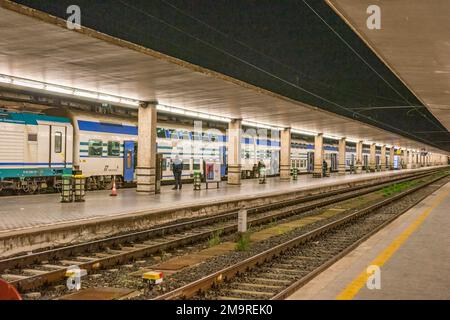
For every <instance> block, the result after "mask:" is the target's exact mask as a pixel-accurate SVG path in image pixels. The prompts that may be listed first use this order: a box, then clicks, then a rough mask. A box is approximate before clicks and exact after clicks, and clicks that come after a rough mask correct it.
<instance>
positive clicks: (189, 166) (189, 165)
mask: <svg viewBox="0 0 450 320" xmlns="http://www.w3.org/2000/svg"><path fill="white" fill-rule="evenodd" d="M190 168H191V164H190V163H189V162H187V160H186V163H184V162H183V170H189V169H190Z"/></svg>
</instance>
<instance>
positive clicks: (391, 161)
mask: <svg viewBox="0 0 450 320" xmlns="http://www.w3.org/2000/svg"><path fill="white" fill-rule="evenodd" d="M394 157H395V148H394V146H392V147H391V148H390V149H389V170H394Z"/></svg>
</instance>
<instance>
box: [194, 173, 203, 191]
mask: <svg viewBox="0 0 450 320" xmlns="http://www.w3.org/2000/svg"><path fill="white" fill-rule="evenodd" d="M201 183H202V176H201V174H200V172H199V171H194V190H200V189H201V188H202V184H201Z"/></svg>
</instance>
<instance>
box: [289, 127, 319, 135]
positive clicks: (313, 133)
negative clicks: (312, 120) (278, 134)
mask: <svg viewBox="0 0 450 320" xmlns="http://www.w3.org/2000/svg"><path fill="white" fill-rule="evenodd" d="M291 132H292V133H297V134H304V135H307V136H317V133H316V132H312V131H306V130H300V129H295V128H292V129H291Z"/></svg>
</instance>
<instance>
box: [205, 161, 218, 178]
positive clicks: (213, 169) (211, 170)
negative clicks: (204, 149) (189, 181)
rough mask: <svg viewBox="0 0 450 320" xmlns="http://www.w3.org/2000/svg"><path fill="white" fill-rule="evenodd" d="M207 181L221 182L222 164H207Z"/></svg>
mask: <svg viewBox="0 0 450 320" xmlns="http://www.w3.org/2000/svg"><path fill="white" fill-rule="evenodd" d="M205 169H206V170H205V175H206V176H205V179H206V182H220V163H219V162H206V163H205Z"/></svg>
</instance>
